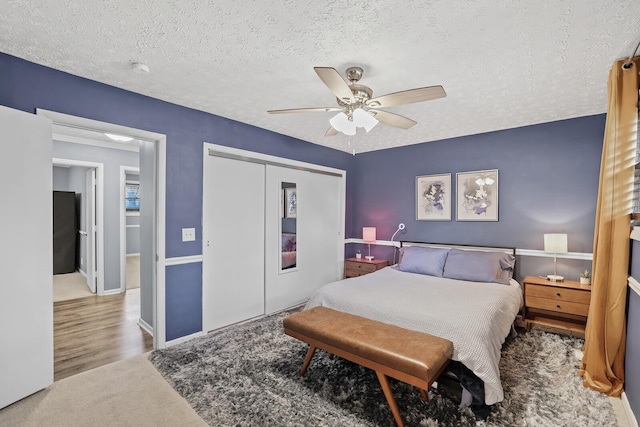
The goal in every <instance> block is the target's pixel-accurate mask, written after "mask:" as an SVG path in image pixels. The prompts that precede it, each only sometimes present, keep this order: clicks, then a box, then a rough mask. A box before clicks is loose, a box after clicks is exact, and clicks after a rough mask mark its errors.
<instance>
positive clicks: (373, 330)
mask: <svg viewBox="0 0 640 427" xmlns="http://www.w3.org/2000/svg"><path fill="white" fill-rule="evenodd" d="M284 332H285V333H286V334H287V335H289V336H292V337H294V338H297V339H299V340H301V341H304V342H306V343H308V344H309V350H308V351H307V355H306V357H305V359H304V363H303V364H302V369H301V370H300V375H304V373H305V372H306V370H307V367H308V366H309V363H310V362H311V359H312V358H313V355H314V353H315V351H316V349H317V348H319V349H322V350H325V351H327V352H329V353H330V354H335V355H336V356H339V357H342V358H344V359H347V360H349V361H351V362H354V363H357V364H359V365H362V366H364V367H366V368H369V369H373V370H374V371H375V372H376V374H377V376H378V380H379V381H380V385H381V386H382V390H383V391H384V395H385V397H386V398H387V402H388V403H389V407H390V409H391V412H392V414H393V418H394V419H395V421H396V424H397V425H398V426H403V423H402V418H401V417H400V411H399V410H398V405H397V404H396V401H395V399H394V397H393V393H392V392H391V388H390V387H389V379H388V377H392V378H395V379H397V380H400V381H403V382H405V383H408V384H411V385H413V386H415V387H417V388H418V389H419V390H420V394H421V396H422V398H423V399H425V400H427V394H426V393H425V391H426V390H428V389H429V387H430V386H431V384H432V383H433V382H434V381H435V380H436V378H438V376H439V375H440V374H441V373H442V372H443V371H444V369H445V368H446V367H447V364H448V363H449V360H450V359H451V355H452V354H453V343H452V342H451V341H449V340H446V339H443V338H439V337H435V336H433V335H429V334H425V333H422V332H417V331H412V330H408V329H404V328H400V327H398V326H393V325H388V324H386V323H382V322H378V321H375V320H371V319H366V318H364V317H360V316H355V315H353V314H349V313H344V312H341V311H337V310H333V309H331V308H327V307H314V308H312V309H309V310H305V311H301V312H299V313H295V314H293V315H291V316H288V317H287V318H285V319H284Z"/></svg>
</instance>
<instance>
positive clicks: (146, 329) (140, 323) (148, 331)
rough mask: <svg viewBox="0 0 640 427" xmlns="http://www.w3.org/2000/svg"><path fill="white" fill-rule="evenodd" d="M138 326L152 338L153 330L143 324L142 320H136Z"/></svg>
mask: <svg viewBox="0 0 640 427" xmlns="http://www.w3.org/2000/svg"><path fill="white" fill-rule="evenodd" d="M138 326H140V327H141V328H142V329H143V330H144V331H146V332H147V333H148V334H149V335H151V336H153V328H152V327H151V325H150V324H148V323H147V322H145V321H144V320H142V319H138Z"/></svg>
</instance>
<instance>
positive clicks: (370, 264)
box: [344, 258, 389, 277]
mask: <svg viewBox="0 0 640 427" xmlns="http://www.w3.org/2000/svg"><path fill="white" fill-rule="evenodd" d="M387 265H389V263H388V261H387V260H384V259H374V260H372V261H366V260H364V259H360V258H347V259H345V260H344V277H359V276H364V275H365V274H369V273H373V272H374V271H378V270H380V269H381V268H385V267H386V266H387Z"/></svg>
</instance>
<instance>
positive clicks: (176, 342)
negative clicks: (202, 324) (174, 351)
mask: <svg viewBox="0 0 640 427" xmlns="http://www.w3.org/2000/svg"><path fill="white" fill-rule="evenodd" d="M203 335H206V333H204V332H202V331H200V332H196V333H195V334H191V335H187V336H185V337H180V338H176V339H175V340H171V341H167V342H166V343H165V345H166V346H167V347H171V346H173V345H178V344H182V343H183V342H186V341H189V340H192V339H194V338H198V337H201V336H203Z"/></svg>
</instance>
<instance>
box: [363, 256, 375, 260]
mask: <svg viewBox="0 0 640 427" xmlns="http://www.w3.org/2000/svg"><path fill="white" fill-rule="evenodd" d="M373 258H374V257H373V256H371V255H367V256H366V257H365V259H366V260H367V261H371V260H372V259H373Z"/></svg>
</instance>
